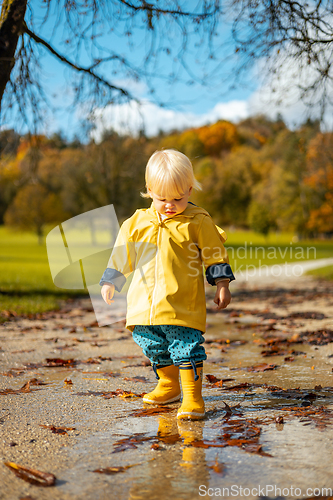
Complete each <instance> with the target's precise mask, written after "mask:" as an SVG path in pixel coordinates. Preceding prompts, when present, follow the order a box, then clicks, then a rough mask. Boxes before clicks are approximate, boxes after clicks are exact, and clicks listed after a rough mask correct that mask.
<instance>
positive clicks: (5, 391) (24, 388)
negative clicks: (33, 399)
mask: <svg viewBox="0 0 333 500" xmlns="http://www.w3.org/2000/svg"><path fill="white" fill-rule="evenodd" d="M36 385H47V383H46V382H43V381H42V380H39V379H37V378H32V379H31V380H28V382H26V383H25V384H24V385H23V386H22V387H21V388H20V389H2V390H0V394H2V395H7V394H24V393H28V392H32V390H34V391H38V389H31V386H36Z"/></svg>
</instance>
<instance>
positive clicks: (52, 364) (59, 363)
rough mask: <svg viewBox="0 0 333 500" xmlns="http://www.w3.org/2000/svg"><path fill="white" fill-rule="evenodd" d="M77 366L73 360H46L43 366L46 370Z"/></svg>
mask: <svg viewBox="0 0 333 500" xmlns="http://www.w3.org/2000/svg"><path fill="white" fill-rule="evenodd" d="M76 364H77V361H76V360H75V359H62V358H46V363H45V364H44V365H43V366H45V367H47V368H58V367H59V366H71V367H72V366H74V365H76Z"/></svg>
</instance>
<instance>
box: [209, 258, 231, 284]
mask: <svg viewBox="0 0 333 500" xmlns="http://www.w3.org/2000/svg"><path fill="white" fill-rule="evenodd" d="M206 278H207V281H208V283H209V284H210V285H215V280H216V279H217V278H228V279H229V280H230V281H233V280H234V279H235V276H234V275H233V272H232V270H231V267H230V265H229V264H227V263H222V264H213V265H212V266H209V267H208V268H207V269H206Z"/></svg>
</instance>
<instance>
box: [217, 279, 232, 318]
mask: <svg viewBox="0 0 333 500" xmlns="http://www.w3.org/2000/svg"><path fill="white" fill-rule="evenodd" d="M230 301H231V293H230V291H229V280H225V281H220V282H219V283H218V284H217V285H216V293H215V298H214V302H215V304H217V308H216V310H217V311H218V310H220V309H225V308H226V307H227V306H228V304H230Z"/></svg>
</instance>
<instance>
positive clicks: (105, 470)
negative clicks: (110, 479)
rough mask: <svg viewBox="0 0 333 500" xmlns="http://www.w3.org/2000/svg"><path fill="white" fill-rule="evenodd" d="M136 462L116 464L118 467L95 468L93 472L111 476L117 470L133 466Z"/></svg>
mask: <svg viewBox="0 0 333 500" xmlns="http://www.w3.org/2000/svg"><path fill="white" fill-rule="evenodd" d="M135 465H137V464H133V465H124V466H121V465H120V466H118V467H105V468H103V469H102V468H101V469H95V470H93V472H98V474H107V475H108V476H112V475H113V474H117V473H118V472H125V471H126V470H127V469H130V468H131V467H134V466H135Z"/></svg>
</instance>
